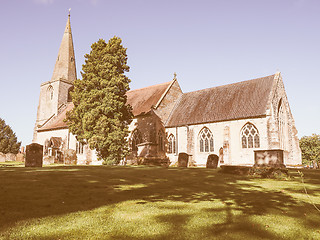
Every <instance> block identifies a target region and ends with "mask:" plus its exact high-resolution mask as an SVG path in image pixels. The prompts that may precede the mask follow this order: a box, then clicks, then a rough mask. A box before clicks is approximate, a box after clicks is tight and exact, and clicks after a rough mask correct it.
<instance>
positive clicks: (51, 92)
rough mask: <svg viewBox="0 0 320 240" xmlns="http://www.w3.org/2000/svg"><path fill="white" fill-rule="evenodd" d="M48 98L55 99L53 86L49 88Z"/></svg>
mask: <svg viewBox="0 0 320 240" xmlns="http://www.w3.org/2000/svg"><path fill="white" fill-rule="evenodd" d="M47 98H48V100H52V99H53V87H52V86H51V85H50V86H49V87H48V88H47Z"/></svg>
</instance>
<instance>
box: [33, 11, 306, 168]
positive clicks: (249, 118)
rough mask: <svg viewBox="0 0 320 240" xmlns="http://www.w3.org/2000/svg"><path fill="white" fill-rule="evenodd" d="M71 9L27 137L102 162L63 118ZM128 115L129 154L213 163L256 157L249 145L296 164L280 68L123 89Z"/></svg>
mask: <svg viewBox="0 0 320 240" xmlns="http://www.w3.org/2000/svg"><path fill="white" fill-rule="evenodd" d="M76 77H77V75H76V65H75V54H74V48H73V40H72V33H71V26H70V14H69V16H68V20H67V24H66V27H65V31H64V34H63V38H62V42H61V45H60V49H59V53H58V57H57V60H56V64H55V67H54V71H53V74H52V78H51V80H50V81H47V82H44V83H42V84H41V86H40V98H39V105H38V111H37V119H36V124H35V129H34V137H33V142H36V143H39V144H42V145H44V154H45V155H47V156H54V157H55V158H58V159H59V158H61V155H62V154H63V152H64V151H65V150H67V149H73V150H76V153H77V161H78V164H96V165H98V164H102V161H100V160H99V159H97V156H96V153H95V150H90V149H89V148H88V146H87V145H83V144H82V143H80V142H78V141H77V138H76V136H74V135H73V134H72V133H71V132H70V131H69V129H68V127H67V125H66V123H65V122H64V119H65V117H66V112H67V111H69V110H71V109H72V108H73V104H72V100H71V98H70V91H72V89H73V81H74V80H75V79H76ZM127 97H128V99H127V101H128V104H130V105H131V106H132V108H133V114H134V120H133V121H132V123H131V124H130V126H129V130H130V135H129V136H128V140H129V141H128V142H129V145H130V149H131V153H130V155H129V156H127V158H126V159H125V161H126V162H128V163H129V162H130V161H131V162H132V161H140V160H141V161H145V162H147V161H155V160H160V161H161V160H164V159H169V160H170V162H171V164H175V163H176V162H177V160H178V154H179V153H186V154H188V156H189V159H190V160H189V162H190V164H192V165H193V166H205V164H206V161H207V158H208V156H209V155H210V154H216V155H217V156H219V159H220V163H219V164H220V165H221V164H225V165H248V166H252V165H253V164H254V163H255V152H257V151H259V150H280V151H281V152H282V154H283V159H284V164H285V165H298V164H301V151H300V148H299V139H298V137H297V130H296V127H295V122H294V119H293V116H292V113H291V110H290V107H289V102H288V98H287V95H286V92H285V88H284V83H283V80H282V77H281V74H280V73H279V72H277V73H275V74H273V75H270V76H265V77H261V78H257V79H252V80H248V81H243V82H237V83H232V84H228V85H224V86H218V87H213V88H208V89H203V90H199V91H194V92H188V93H183V92H182V91H181V88H180V85H179V83H178V81H177V78H176V75H175V76H174V78H173V80H172V81H170V82H166V83H162V84H158V85H153V86H149V87H145V88H141V89H136V90H131V91H129V92H127Z"/></svg>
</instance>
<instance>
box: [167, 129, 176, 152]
mask: <svg viewBox="0 0 320 240" xmlns="http://www.w3.org/2000/svg"><path fill="white" fill-rule="evenodd" d="M168 153H176V138H175V137H174V136H173V134H170V136H169V138H168Z"/></svg>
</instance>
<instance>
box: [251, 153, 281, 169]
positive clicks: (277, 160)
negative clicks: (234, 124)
mask: <svg viewBox="0 0 320 240" xmlns="http://www.w3.org/2000/svg"><path fill="white" fill-rule="evenodd" d="M254 166H255V167H266V166H268V167H284V163H283V150H281V149H272V150H255V151H254Z"/></svg>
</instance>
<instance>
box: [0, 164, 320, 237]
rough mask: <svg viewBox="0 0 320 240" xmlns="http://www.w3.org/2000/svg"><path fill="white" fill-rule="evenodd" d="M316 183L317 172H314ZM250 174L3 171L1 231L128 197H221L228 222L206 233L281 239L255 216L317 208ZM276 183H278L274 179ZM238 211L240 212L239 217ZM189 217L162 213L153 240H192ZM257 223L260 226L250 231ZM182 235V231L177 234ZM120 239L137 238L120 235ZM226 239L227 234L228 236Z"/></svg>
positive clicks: (312, 222) (140, 200)
mask: <svg viewBox="0 0 320 240" xmlns="http://www.w3.org/2000/svg"><path fill="white" fill-rule="evenodd" d="M312 176H313V177H314V178H315V179H314V181H315V182H317V181H318V178H317V176H316V175H312ZM248 180H250V179H248V178H247V177H243V176H234V175H228V174H221V173H218V172H217V171H215V170H207V169H179V168H174V169H170V168H169V169H164V168H157V167H104V166H100V167H93V166H92V167H91V166H90V167H84V166H83V167H81V166H75V167H50V168H39V169H36V168H6V169H0V183H1V185H0V193H1V194H0V203H1V205H0V232H1V231H4V230H5V229H7V228H10V227H12V226H14V224H15V223H17V222H18V221H21V220H27V219H33V218H42V217H47V216H58V215H64V214H68V213H73V212H78V211H86V210H92V209H95V208H98V207H102V206H111V205H114V204H118V203H121V202H126V201H133V200H134V201H137V203H136V204H139V205H144V204H147V203H157V202H166V201H174V202H181V203H201V202H205V201H212V202H214V201H219V202H221V203H222V205H221V207H219V208H216V207H215V208H207V209H203V210H202V211H206V212H208V213H210V214H211V213H212V212H223V213H224V214H225V220H224V221H222V222H217V223H212V224H210V225H206V226H204V227H203V228H202V229H199V231H203V232H204V233H203V234H204V236H207V237H210V236H211V235H212V236H216V237H219V236H221V237H222V236H224V234H225V233H226V232H230V231H231V232H232V231H233V232H237V231H238V232H239V233H244V234H249V236H251V237H252V238H254V237H256V238H264V237H265V238H269V239H271V238H276V236H275V235H273V233H271V232H270V231H268V229H265V228H264V226H262V225H261V224H259V223H256V222H254V220H252V219H250V216H253V215H254V216H259V215H261V216H263V215H266V214H270V213H271V212H272V213H273V214H274V213H275V214H278V215H281V214H286V215H287V216H290V217H292V218H295V219H301V217H302V216H303V215H304V214H305V212H306V211H307V210H308V209H309V210H310V209H311V208H312V206H311V205H310V204H308V203H302V202H298V201H297V200H296V199H295V198H293V197H292V196H290V195H288V194H285V193H283V192H281V191H273V190H266V189H265V188H263V187H261V186H259V184H253V183H250V182H248ZM275 183H276V181H275ZM233 211H237V212H238V213H239V214H238V215H234V214H233ZM189 217H190V216H189V215H187V214H179V213H172V214H171V213H169V214H168V213H167V214H162V213H161V212H159V214H158V215H157V217H156V221H157V222H159V223H167V224H168V226H169V230H168V231H167V232H166V233H165V234H161V235H155V236H153V239H175V237H177V236H178V237H177V238H176V239H188V236H184V235H181V232H182V231H184V230H185V229H184V228H185V227H186V225H187V222H188V219H189ZM318 220H320V218H319V217H315V216H312V217H309V218H308V219H305V220H303V224H304V225H305V226H306V227H308V228H310V229H312V228H316V227H317V226H316V225H317V221H318ZM252 225H255V230H254V231H252V230H250V229H251V227H252ZM178 233H180V234H178ZM113 237H114V238H115V239H125V238H126V237H128V238H130V239H134V237H133V236H130V235H128V233H118V234H117V235H114V236H113ZM224 237H225V236H224Z"/></svg>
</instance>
